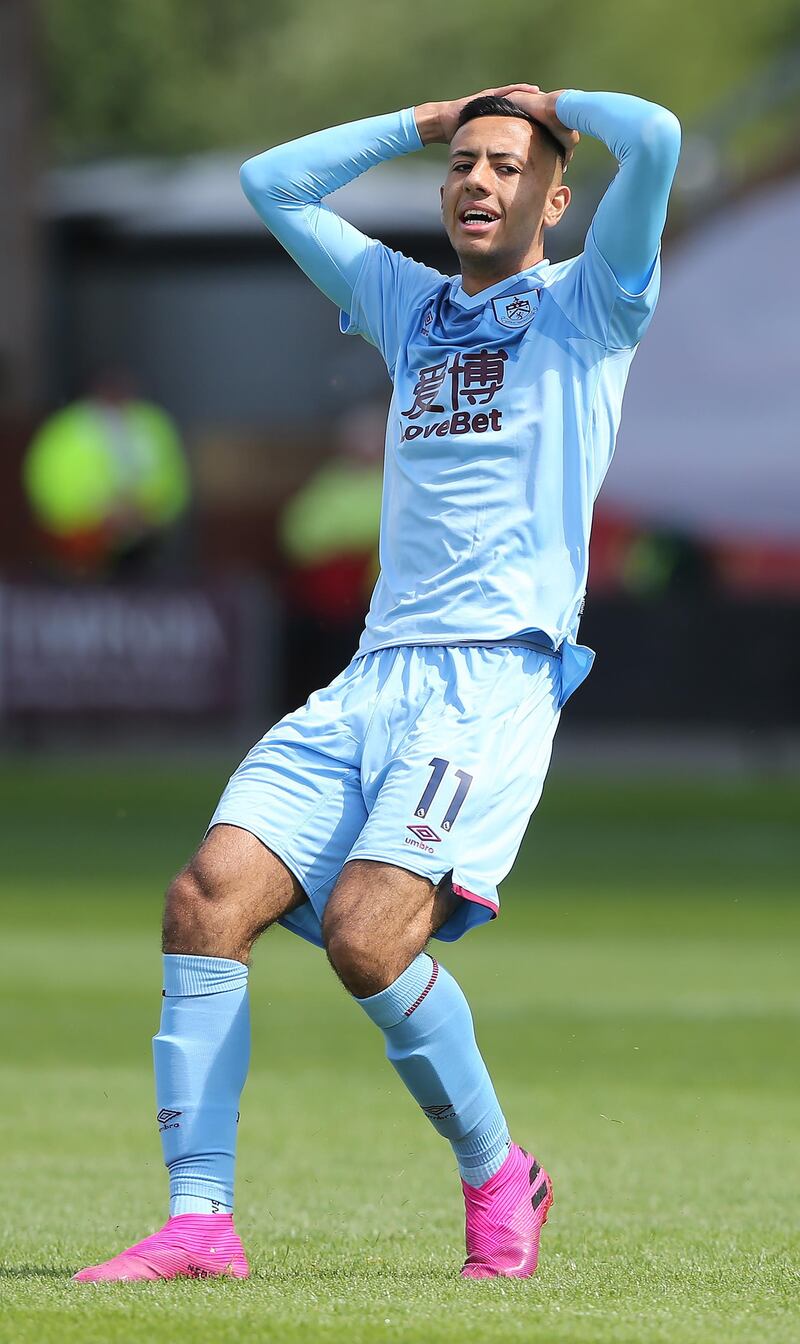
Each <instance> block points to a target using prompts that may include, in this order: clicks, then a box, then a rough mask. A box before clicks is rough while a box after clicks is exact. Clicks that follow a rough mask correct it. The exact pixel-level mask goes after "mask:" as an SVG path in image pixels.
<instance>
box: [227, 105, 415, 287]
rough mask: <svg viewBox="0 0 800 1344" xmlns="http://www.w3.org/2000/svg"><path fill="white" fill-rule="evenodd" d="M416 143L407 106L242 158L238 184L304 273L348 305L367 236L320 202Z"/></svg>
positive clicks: (403, 152) (366, 245) (367, 240)
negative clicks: (243, 159) (399, 110)
mask: <svg viewBox="0 0 800 1344" xmlns="http://www.w3.org/2000/svg"><path fill="white" fill-rule="evenodd" d="M421 148H422V141H421V140H420V137H419V133H418V131H417V127H416V122H415V120H414V113H413V110H411V109H406V110H405V111H403V112H392V113H389V114H388V115H386V116H382V117H368V118H367V119H366V120H364V121H354V122H350V123H348V124H347V125H344V126H334V127H332V128H331V129H330V130H325V131H317V132H316V133H315V134H314V135H306V136H303V138H302V139H300V140H292V141H290V142H289V143H288V144H285V145H276V146H275V148H274V149H268V150H266V152H265V153H263V154H258V155H256V157H255V158H252V159H248V160H247V162H246V163H245V164H243V165H242V169H241V172H240V180H241V183H242V190H243V191H244V194H245V196H246V197H247V199H248V200H249V202H250V204H251V205H252V206H253V208H254V210H255V211H256V213H257V214H258V215H259V216H260V218H261V219H262V220H263V222H264V223H265V224H266V226H267V228H268V229H269V230H270V232H271V233H272V234H274V236H275V237H276V238H277V239H278V242H279V243H281V244H282V245H283V247H284V248H285V249H286V251H287V252H288V253H289V255H290V256H291V257H293V258H294V260H295V261H296V262H297V264H298V266H300V268H301V269H302V270H303V271H305V273H306V275H307V276H308V277H309V279H310V280H311V281H313V283H314V284H315V285H316V286H317V288H318V289H320V290H321V291H322V293H323V294H326V295H327V297H328V298H329V299H332V300H333V302H334V303H336V304H338V306H339V307H340V308H345V309H346V308H348V306H349V303H350V299H351V297H352V293H353V286H354V285H355V282H356V279H357V277H358V273H359V270H360V268H361V264H362V261H363V259H364V253H365V250H366V248H367V247H368V246H369V239H368V238H366V237H365V236H364V234H362V233H360V232H359V230H358V229H356V228H354V227H353V226H352V225H351V224H348V223H347V222H346V221H345V220H343V219H340V218H339V216H338V215H335V214H334V213H333V212H332V211H330V210H329V209H327V208H326V207H325V206H324V205H323V204H322V200H323V198H324V197H325V196H328V195H330V193H331V192H333V191H336V190H338V188H339V187H343V186H345V184H346V183H348V182H351V181H352V180H353V178H355V177H358V176H359V175H360V174H361V173H363V172H366V170H367V169H368V168H371V167H372V166H373V165H374V164H376V163H381V162H382V161H383V160H385V159H391V158H395V157H396V156H397V155H399V154H408V153H411V152H412V151H413V150H416V149H421Z"/></svg>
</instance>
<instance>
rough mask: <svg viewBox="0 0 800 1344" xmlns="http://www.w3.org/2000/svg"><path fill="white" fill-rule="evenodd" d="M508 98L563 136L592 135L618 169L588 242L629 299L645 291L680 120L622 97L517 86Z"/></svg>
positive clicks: (674, 162)
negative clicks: (630, 295) (608, 153)
mask: <svg viewBox="0 0 800 1344" xmlns="http://www.w3.org/2000/svg"><path fill="white" fill-rule="evenodd" d="M509 97H511V98H513V99H514V100H515V101H517V102H519V103H520V104H521V105H522V106H523V107H524V108H525V109H526V110H527V111H530V113H531V115H532V116H534V117H536V118H537V119H538V120H539V121H542V122H544V124H545V125H546V126H547V127H548V129H549V130H550V131H552V133H553V134H554V135H555V136H556V137H557V138H558V139H560V140H561V141H562V143H566V135H567V134H569V133H570V132H575V131H577V132H579V133H580V134H581V135H592V136H594V137H595V139H597V140H602V142H603V144H604V145H605V146H606V147H607V148H608V149H610V150H611V153H612V154H613V155H614V157H615V158H616V159H617V161H618V162H619V171H618V173H617V175H616V177H615V178H614V180H613V182H612V183H611V185H610V187H609V188H608V190H607V191H606V194H605V196H604V197H603V199H602V201H601V202H600V204H599V206H598V207H597V211H596V213H595V216H594V220H593V221H592V236H593V238H594V242H595V246H596V247H597V249H598V251H599V252H600V255H601V256H602V257H603V258H604V260H605V261H606V262H607V263H608V265H609V266H610V267H611V270H612V271H613V273H614V275H615V277H616V279H617V281H618V283H619V284H620V285H621V286H622V288H623V289H625V290H627V291H628V292H629V293H630V294H638V293H641V291H642V290H643V289H644V288H645V286H646V284H647V282H648V280H649V278H650V275H651V273H652V270H653V266H654V264H655V261H656V257H657V255H658V246H659V242H660V240H661V234H662V232H663V230H664V223H665V221H666V218H667V202H668V199H669V193H670V188H671V186H672V179H673V178H674V176H675V169H676V168H677V166H678V156H679V154H680V147H681V128H680V122H679V121H678V119H677V117H675V116H674V115H673V114H672V112H668V111H667V109H666V108H665V107H659V106H658V104H657V103H648V102H646V101H645V100H644V99H643V98H635V97H633V95H631V94H627V93H584V92H583V91H582V90H580V89H559V90H557V91H556V92H555V93H542V92H540V91H539V90H538V89H537V88H536V86H535V85H521V86H519V87H518V89H517V90H516V91H515V92H512V93H511V94H509Z"/></svg>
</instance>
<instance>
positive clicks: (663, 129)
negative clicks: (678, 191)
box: [641, 104, 681, 172]
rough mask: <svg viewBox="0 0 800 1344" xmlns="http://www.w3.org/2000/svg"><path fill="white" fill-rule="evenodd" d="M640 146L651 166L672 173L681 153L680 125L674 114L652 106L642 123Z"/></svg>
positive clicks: (663, 108) (654, 105)
mask: <svg viewBox="0 0 800 1344" xmlns="http://www.w3.org/2000/svg"><path fill="white" fill-rule="evenodd" d="M641 145H642V150H643V152H644V153H645V154H646V155H647V157H648V159H650V160H651V162H652V163H653V164H655V165H657V166H658V167H659V168H661V169H664V170H670V169H671V171H672V172H674V171H675V169H676V167H677V164H678V158H679V157H680V152H681V123H680V122H679V121H678V118H677V117H676V116H675V113H674V112H670V111H669V110H668V109H667V108H666V107H658V106H657V105H656V104H653V105H652V110H651V111H650V113H649V114H648V116H647V117H646V118H645V120H644V122H643V123H642V127H641Z"/></svg>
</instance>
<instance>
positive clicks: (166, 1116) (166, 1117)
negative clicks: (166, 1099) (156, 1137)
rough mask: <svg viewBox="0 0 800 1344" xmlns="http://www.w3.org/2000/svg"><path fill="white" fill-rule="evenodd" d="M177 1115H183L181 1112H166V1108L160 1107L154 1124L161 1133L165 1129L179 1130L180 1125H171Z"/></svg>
mask: <svg viewBox="0 0 800 1344" xmlns="http://www.w3.org/2000/svg"><path fill="white" fill-rule="evenodd" d="M179 1115H183V1111H168V1110H167V1109H166V1107H162V1109H161V1110H160V1111H159V1112H158V1115H157V1116H156V1124H158V1125H160V1126H161V1129H162V1131H163V1130H165V1129H180V1125H173V1124H172V1123H171V1122H172V1121H173V1120H177V1118H178V1116H179Z"/></svg>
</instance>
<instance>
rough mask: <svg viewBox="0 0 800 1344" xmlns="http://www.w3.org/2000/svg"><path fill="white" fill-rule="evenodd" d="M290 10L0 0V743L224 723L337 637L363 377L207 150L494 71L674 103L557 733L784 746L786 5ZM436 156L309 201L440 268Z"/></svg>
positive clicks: (275, 705)
mask: <svg viewBox="0 0 800 1344" xmlns="http://www.w3.org/2000/svg"><path fill="white" fill-rule="evenodd" d="M326 12H327V11H326V7H325V6H324V5H323V4H322V3H321V0H306V2H305V3H303V4H301V5H291V6H290V5H286V4H283V3H279V2H278V0H272V3H268V4H266V5H265V4H262V3H259V4H256V3H255V2H254V0H230V2H229V3H226V4H225V5H222V4H212V3H200V4H198V3H196V0H158V4H156V3H155V0H122V2H121V3H119V4H116V5H113V6H109V5H106V4H103V3H100V0H83V2H82V3H80V4H75V5H63V4H59V3H57V0H40V3H38V4H34V3H30V0H5V2H4V4H3V5H2V8H0V74H1V75H2V78H0V124H1V126H2V139H1V141H0V242H1V243H2V246H0V292H1V293H2V294H3V296H4V298H3V304H2V307H1V308H0V510H2V524H1V525H0V741H1V742H2V743H3V744H4V745H5V747H6V748H8V749H13V750H16V751H23V752H27V751H42V750H45V749H47V748H48V747H55V746H61V747H65V748H70V747H72V746H78V745H80V747H81V748H83V749H86V748H88V747H91V746H93V745H96V744H100V745H103V744H105V745H109V744H111V745H114V746H118V745H122V744H126V745H128V746H130V745H137V746H141V744H142V743H143V742H147V741H151V742H156V743H157V744H158V746H159V748H163V747H164V746H168V745H169V743H170V742H171V741H174V742H175V743H176V744H178V743H180V742H187V741H191V742H192V743H193V744H195V745H196V744H197V743H198V742H200V741H201V740H206V741H208V742H209V743H212V742H213V743H215V744H217V745H221V746H222V747H223V749H225V750H227V749H228V746H229V744H231V745H232V746H235V748H236V749H237V750H238V748H239V746H240V745H245V744H246V743H247V742H248V741H249V740H250V738H251V737H252V736H253V733H254V732H255V731H257V730H263V726H264V725H266V724H268V723H269V722H271V721H273V720H274V719H275V717H277V716H278V715H279V714H280V713H281V712H283V711H284V710H285V709H287V708H290V707H293V706H295V705H296V704H297V703H300V702H302V700H303V699H304V698H305V696H306V695H307V693H308V691H309V690H310V689H311V688H312V687H313V686H315V685H316V684H318V683H320V682H322V681H325V680H327V679H328V678H329V677H330V676H331V675H333V674H334V673H335V672H336V671H338V670H339V669H340V667H341V666H343V665H344V664H345V663H346V662H347V661H348V659H349V657H350V655H351V652H352V650H353V648H354V646H355V643H356V641H357V638H358V633H359V629H360V624H361V620H362V617H363V613H364V610H365V607H366V604H367V600H368V595H369V592H370V588H371V585H372V582H373V580H374V575H375V565H376V558H375V543H376V532H377V519H378V507H379V496H380V460H381V453H382V431H383V424H382V420H383V414H384V411H385V407H386V404H387V400H388V384H387V378H386V374H385V370H384V368H383V365H382V363H381V361H380V359H379V356H378V355H377V354H376V352H375V351H373V350H371V349H370V348H368V347H367V346H366V345H365V344H364V343H363V342H357V341H344V340H342V339H341V338H340V337H339V335H338V332H337V319H336V313H335V311H334V310H333V308H332V306H331V305H330V304H328V303H327V301H326V300H324V299H323V298H322V297H320V296H319V295H318V294H317V292H316V291H315V290H314V289H313V288H312V287H311V285H310V284H308V282H307V281H306V280H305V279H304V277H303V276H302V275H301V274H300V272H299V271H298V270H297V269H296V268H295V266H294V265H293V263H292V262H291V261H290V260H289V259H288V258H287V257H285V256H284V254H283V253H282V252H281V250H280V248H279V247H278V246H277V245H276V244H275V242H274V241H273V240H272V239H271V237H270V236H269V235H268V234H267V232H266V231H265V230H264V229H263V227H262V226H261V224H260V222H259V221H258V219H257V218H256V216H255V215H254V213H253V212H252V210H251V209H250V208H249V206H248V205H247V203H246V202H245V200H244V198H243V196H242V195H241V193H240V190H239V185H238V178H237V170H238V166H239V164H240V162H241V161H242V159H243V158H244V157H246V156H247V155H249V154H251V153H253V152H256V151H258V150H260V149H262V148H265V147H267V146H268V145H271V144H274V143H276V142H278V141H280V140H281V139H285V138H290V137H293V136H296V135H299V134H302V133H304V132H306V131H310V130H313V129H316V128H318V127H320V126H322V125H325V124H332V123H335V122H337V121H341V120H346V119H348V118H351V117H356V116H362V115H366V114H370V113H375V112H379V111H383V110H388V109H390V108H394V107H398V106H404V105H408V104H412V103H415V102H418V101H422V100H425V99H429V98H434V99H436V98H445V97H451V96H456V95H460V94H462V93H464V92H465V91H469V90H471V89H472V88H478V87H482V86H485V85H487V84H491V83H492V82H499V81H505V80H507V79H509V78H513V77H519V78H520V79H528V80H534V79H535V81H536V82H539V83H541V84H542V86H543V87H560V86H563V85H566V84H571V85H572V86H575V87H587V88H591V87H595V88H596V87H610V88H623V89H626V90H629V91H631V92H635V93H638V94H640V95H642V96H644V97H647V98H651V99H654V100H656V101H659V102H662V103H664V104H666V105H667V106H668V107H670V108H672V109H673V110H674V111H675V112H676V113H677V114H678V116H679V117H680V118H681V120H682V122H683V125H684V130H685V142H684V150H683V157H682V161H681V166H680V169H679V172H678V178H677V182H676V186H675V191H674V196H673V203H672V208H671V213H670V219H669V225H668V233H667V238H666V241H665V245H664V282H663V290H662V298H661V301H660V305H659V309H658V312H657V314H656V318H655V321H654V322H653V326H652V328H651V331H650V332H649V334H648V337H647V340H646V341H645V342H644V344H643V347H642V350H641V352H640V353H639V355H638V356H637V360H636V363H635V365H634V368H633V371H632V376H631V379H630V383H629V390H628V393H627V397H626V404H625V413H624V417H623V428H622V432H621V435H620V440H619V445H618V451H617V455H616V458H615V461H614V463H613V465H612V469H611V472H610V474H609V477H608V480H607V482H606V485H605V487H604V489H603V492H602V494H601V497H600V503H599V505H598V509H597V515H596V521H595V527H594V535H593V542H592V567H591V576H590V583H589V596H588V601H587V607H586V616H585V620H584V625H583V628H582V636H583V637H584V638H585V640H586V641H587V642H588V643H590V644H592V645H593V646H594V647H595V648H596V649H597V650H598V654H599V657H598V660H597V665H596V668H595V671H594V672H593V674H592V676H591V678H590V680H589V682H588V683H587V685H586V687H585V688H584V689H583V690H582V692H581V694H580V696H578V697H576V699H575V701H574V702H573V703H571V704H570V709H569V713H568V716H567V719H566V722H565V724H564V725H563V728H562V743H561V750H562V751H566V752H569V751H570V750H572V748H573V746H574V748H575V750H577V751H579V752H580V751H583V752H585V751H586V750H588V749H591V750H592V751H595V750H597V751H600V750H602V751H603V752H604V753H605V754H608V753H609V752H610V754H611V755H612V756H614V757H620V758H624V757H625V755H626V753H630V752H634V754H635V752H636V750H637V744H645V743H646V746H647V752H648V753H651V752H652V751H653V750H657V749H658V744H659V743H660V746H661V748H662V749H663V750H667V751H669V752H670V753H672V754H673V755H674V754H675V752H676V751H680V750H685V751H686V752H689V753H696V752H697V751H698V750H700V749H701V748H702V750H705V751H708V750H713V751H715V752H716V753H717V754H718V755H719V754H720V753H721V759H722V758H724V759H725V760H726V761H727V760H739V759H741V757H742V755H743V754H744V756H745V757H748V758H750V757H753V758H755V759H756V760H757V761H758V763H759V764H760V765H761V766H763V765H764V764H765V763H768V762H771V763H772V764H774V765H778V766H780V765H785V764H786V763H787V761H789V760H794V759H796V758H795V755H794V750H793V742H794V734H796V731H797V727H798V698H797V695H796V687H797V684H798V670H799V668H798V662H799V660H800V641H798V622H797V611H798V597H799V596H800V453H799V452H798V446H799V445H798V437H799V435H798V417H797V408H796V385H797V377H798V372H800V370H799V369H798V341H797V327H796V311H797V304H798V300H799V299H800V280H798V270H797V265H796V246H797V238H798V237H799V236H800V149H798V136H797V126H798V110H800V11H799V10H798V6H797V4H796V3H794V2H793V0H769V3H760V4H756V3H749V4H748V3H745V4H744V5H742V6H740V7H738V8H737V9H736V12H735V14H732V13H731V12H730V8H729V6H727V5H726V4H724V3H723V0H711V2H710V3H709V4H706V5H704V6H703V7H702V12H700V13H698V12H697V11H696V10H695V9H694V8H690V6H689V5H688V0H686V3H684V0H678V3H672V4H666V3H663V4H659V3H655V4H650V5H647V6H635V5H632V4H630V3H623V2H622V0H616V3H611V4H608V5H604V6H602V8H601V9H598V7H597V6H594V5H590V4H589V3H588V2H587V3H583V2H582V0H578V3H576V4H574V5H571V6H570V7H569V8H568V11H566V12H565V11H564V8H563V6H556V5H554V4H548V3H542V4H539V5H536V6H532V5H531V4H530V3H528V2H527V0H526V3H518V2H517V0H510V2H509V3H508V4H506V5H505V6H504V9H503V20H502V23H501V22H499V21H495V20H494V19H492V20H490V19H488V18H487V17H486V13H485V10H484V7H483V6H482V5H481V4H479V3H477V0H464V3H462V4H461V5H460V6H459V24H458V32H453V31H452V28H453V24H452V15H451V13H450V12H449V10H448V9H447V7H444V8H442V9H441V10H439V11H436V12H435V13H431V12H430V11H429V9H428V7H426V6H423V5H421V4H412V5H411V6H410V7H409V6H406V7H403V8H402V9H401V8H400V7H398V6H395V5H392V4H388V3H377V4H376V3H371V4H369V5H367V4H366V3H362V2H361V0H348V3H347V4H344V5H343V6H340V8H339V10H338V12H337V24H336V30H335V32H334V33H328V34H327V36H326V40H325V41H324V42H322V41H321V40H320V36H319V35H320V32H321V31H325V14H326ZM367 20H368V21H369V31H370V44H369V51H368V53H365V50H364V46H363V32H364V25H365V23H366V22H367ZM471 32H472V33H473V34H474V33H478V34H479V36H480V40H479V41H478V42H476V41H474V40H471V38H470V37H469V34H470V33H471ZM521 52H524V53H526V54H525V56H524V58H521V56H520V53H521ZM356 76H357V77H356ZM611 171H612V163H611V160H610V157H609V156H608V154H607V153H606V152H605V151H604V150H603V149H602V148H601V147H600V146H598V145H596V144H592V143H588V142H586V141H584V143H583V144H582V146H581V149H580V152H579V154H578V156H577V157H576V160H575V162H574V165H573V166H572V168H571V178H572V187H573V192H574V202H573V205H572V207H571V209H570V211H569V212H568V214H567V216H566V220H565V222H564V224H563V225H562V226H561V227H559V229H558V230H557V231H556V232H555V233H553V234H552V235H551V236H550V249H549V252H550V256H551V258H552V259H553V260H558V259H560V258H562V257H565V256H569V255H571V254H572V253H574V252H575V251H577V250H579V249H580V248H581V246H582V240H583V236H584V233H585V230H586V227H587V224H588V221H589V219H590V217H591V214H592V211H593V209H594V206H595V204H596V202H597V200H598V198H599V196H600V195H601V193H602V191H603V189H604V187H605V185H606V184H607V182H608V180H609V177H610V173H611ZM440 172H441V155H440V154H439V153H438V151H436V150H433V151H429V152H426V153H425V154H424V155H419V156H414V157H411V158H409V159H407V160H403V161H400V162H395V163H392V164H390V165H386V166H385V167H383V168H381V169H380V170H377V171H374V172H372V173H370V174H368V175H367V176H366V177H363V178H361V179H359V180H358V181H357V182H356V183H354V184H353V185H352V186H351V187H350V188H348V189H346V190H345V191H344V192H342V193H340V197H341V199H340V200H338V201H337V202H336V205H337V208H339V209H341V211H342V212H343V213H344V214H345V215H347V216H348V217H349V218H350V219H352V220H353V221H354V222H355V223H356V224H358V225H359V226H360V227H361V228H363V229H364V230H365V231H367V232H370V233H373V234H376V235H378V236H380V237H381V238H382V239H384V240H385V241H386V242H387V243H389V244H390V245H392V246H394V247H397V248H400V249H402V250H403V251H405V252H407V253H409V254H411V255H412V256H414V257H416V258H419V259H420V260H422V261H425V262H428V263H431V264H434V265H436V266H438V267H439V268H441V269H442V270H444V271H446V272H450V271H452V270H453V269H454V265H453V263H454V258H453V256H452V254H450V253H449V248H448V246H447V244H446V241H445V240H444V238H443V235H442V233H441V229H440V225H439V220H438V213H437V185H438V181H439V177H440Z"/></svg>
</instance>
